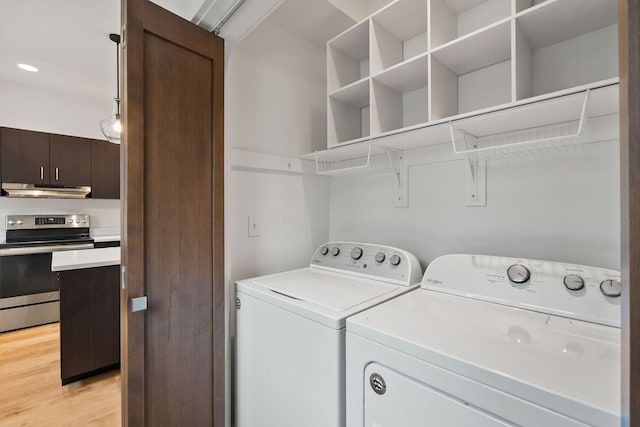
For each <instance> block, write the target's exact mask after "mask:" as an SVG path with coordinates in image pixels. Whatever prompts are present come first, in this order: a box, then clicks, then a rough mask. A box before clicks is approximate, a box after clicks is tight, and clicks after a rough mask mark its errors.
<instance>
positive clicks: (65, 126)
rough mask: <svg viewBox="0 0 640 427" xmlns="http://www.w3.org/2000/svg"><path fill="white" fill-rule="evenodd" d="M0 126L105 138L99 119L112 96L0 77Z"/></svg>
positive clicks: (108, 109)
mask: <svg viewBox="0 0 640 427" xmlns="http://www.w3.org/2000/svg"><path fill="white" fill-rule="evenodd" d="M0 94H2V96H0V126H3V127H13V128H18V129H28V130H36V131H41V132H49V133H59V134H61V135H72V136H81V137H85V138H95V139H104V136H103V135H102V132H100V121H101V120H104V119H107V118H109V116H110V114H112V111H113V105H112V103H113V100H101V99H97V98H90V97H85V96H81V95H77V94H72V93H65V92H59V91H55V90H50V89H46V88H43V87H36V86H28V85H24V84H21V83H16V82H11V81H7V80H0Z"/></svg>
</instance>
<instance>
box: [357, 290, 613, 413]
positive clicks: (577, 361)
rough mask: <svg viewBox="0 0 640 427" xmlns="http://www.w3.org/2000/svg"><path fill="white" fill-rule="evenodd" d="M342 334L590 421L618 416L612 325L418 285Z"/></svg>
mask: <svg viewBox="0 0 640 427" xmlns="http://www.w3.org/2000/svg"><path fill="white" fill-rule="evenodd" d="M347 332H348V333H354V334H357V335H360V336H363V337H365V338H368V339H370V340H373V341H376V342H378V343H380V344H382V345H384V346H386V347H390V348H393V349H396V350H398V351H401V352H403V353H405V354H408V355H410V356H412V357H415V358H418V359H420V360H424V361H426V362H428V363H431V364H433V365H436V366H440V367H442V368H445V369H447V370H449V371H452V372H456V373H458V374H460V375H463V376H465V377H468V378H472V379H474V380H476V381H479V382H481V383H483V384H487V385H489V386H491V387H494V388H496V389H499V390H502V391H505V392H507V393H509V394H512V395H514V396H518V397H519V398H521V399H524V400H527V401H530V402H533V403H536V404H538V405H540V406H543V407H546V408H549V409H551V410H553V411H556V412H559V413H563V414H565V415H567V416H569V417H572V418H575V419H578V420H581V421H583V422H585V423H587V424H589V425H591V424H595V425H609V422H611V421H612V420H613V421H615V420H616V419H619V416H620V414H619V411H620V330H619V329H617V328H614V327H609V326H603V325H599V324H595V323H589V322H584V321H580V320H574V319H568V318H563V317H558V316H553V315H548V314H543V313H536V312H533V311H528V310H523V309H518V308H513V307H507V306H503V305H499V304H493V303H488V302H484V301H478V300H473V299H470V298H465V297H459V296H454V295H448V294H444V293H440V292H435V291H431V290H426V289H418V290H415V291H413V292H409V293H408V294H406V295H402V296H400V297H398V298H395V299H393V300H391V301H388V302H385V303H384V304H380V305H378V306H376V307H373V308H371V309H369V310H367V311H365V312H363V313H360V314H357V315H355V316H353V317H350V318H349V319H348V320H347ZM347 341H348V340H347ZM598 420H600V421H598Z"/></svg>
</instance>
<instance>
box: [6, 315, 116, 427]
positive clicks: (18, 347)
mask: <svg viewBox="0 0 640 427" xmlns="http://www.w3.org/2000/svg"><path fill="white" fill-rule="evenodd" d="M87 425H92V426H108V427H112V426H120V374H119V372H118V371H117V370H116V371H111V372H107V373H104V374H101V375H98V376H95V377H92V378H89V379H86V380H82V381H77V382H75V383H72V384H69V385H66V386H64V387H63V386H61V385H60V327H59V324H58V323H54V324H51V325H44V326H37V327H34V328H28V329H23V330H20V331H14V332H6V333H3V334H0V426H1V427H5V426H6V427H9V426H11V427H14V426H38V427H40V426H56V427H57V426H87Z"/></svg>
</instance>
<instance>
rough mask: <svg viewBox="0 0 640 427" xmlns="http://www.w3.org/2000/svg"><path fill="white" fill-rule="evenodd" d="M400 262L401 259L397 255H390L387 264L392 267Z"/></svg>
mask: <svg viewBox="0 0 640 427" xmlns="http://www.w3.org/2000/svg"><path fill="white" fill-rule="evenodd" d="M400 261H402V258H400V256H399V255H391V258H389V262H390V263H391V265H394V266H395V265H399V264H400Z"/></svg>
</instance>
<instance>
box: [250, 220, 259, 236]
mask: <svg viewBox="0 0 640 427" xmlns="http://www.w3.org/2000/svg"><path fill="white" fill-rule="evenodd" d="M258 236H260V227H259V225H258V217H257V216H255V215H249V237H258Z"/></svg>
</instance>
